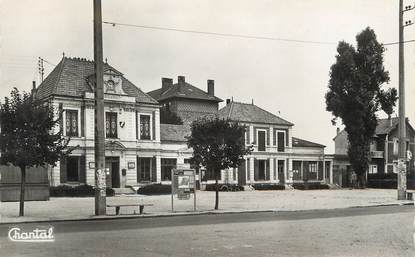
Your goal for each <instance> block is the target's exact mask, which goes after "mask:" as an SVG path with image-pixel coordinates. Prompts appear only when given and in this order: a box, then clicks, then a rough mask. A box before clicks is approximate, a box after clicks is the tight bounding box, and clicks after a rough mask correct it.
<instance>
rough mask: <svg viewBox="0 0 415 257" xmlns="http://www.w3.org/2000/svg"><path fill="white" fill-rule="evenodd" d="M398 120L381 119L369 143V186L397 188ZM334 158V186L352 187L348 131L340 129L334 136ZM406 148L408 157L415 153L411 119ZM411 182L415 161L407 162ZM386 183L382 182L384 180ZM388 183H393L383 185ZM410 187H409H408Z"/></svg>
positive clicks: (414, 175) (414, 176)
mask: <svg viewBox="0 0 415 257" xmlns="http://www.w3.org/2000/svg"><path fill="white" fill-rule="evenodd" d="M398 123H399V119H398V118H389V119H379V120H378V125H377V127H376V131H375V135H374V137H373V139H372V143H371V144H370V157H371V161H370V164H369V170H368V171H367V181H368V184H369V186H375V187H395V185H396V177H397V175H396V174H397V163H398V148H399V135H398V133H399V132H398ZM333 140H334V145H335V155H334V156H335V158H334V166H333V172H334V174H333V178H334V183H336V184H338V185H340V186H343V187H349V186H352V185H351V183H352V181H351V179H352V178H351V174H352V172H353V168H352V166H351V164H350V161H349V158H348V155H347V151H348V148H349V141H348V139H347V132H346V131H345V130H341V131H340V129H337V135H336V137H334V139H333ZM406 149H407V153H408V152H410V153H409V154H407V155H408V157H410V156H413V154H414V153H415V131H414V129H413V127H412V126H411V124H410V123H409V121H408V119H406ZM407 167H408V169H407V171H408V172H407V175H408V182H410V183H412V182H411V180H414V179H415V168H414V161H413V159H411V160H409V159H408V161H407ZM382 180H383V181H382ZM387 180H389V181H393V182H392V183H384V182H386V181H387ZM408 185H409V184H408Z"/></svg>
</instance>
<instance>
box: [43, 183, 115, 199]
mask: <svg viewBox="0 0 415 257" xmlns="http://www.w3.org/2000/svg"><path fill="white" fill-rule="evenodd" d="M106 191H107V196H114V195H115V193H114V190H113V189H112V188H107V190H106ZM49 192H50V196H51V197H91V196H95V189H94V187H92V186H90V185H80V186H74V187H72V186H68V185H60V186H57V187H50V188H49Z"/></svg>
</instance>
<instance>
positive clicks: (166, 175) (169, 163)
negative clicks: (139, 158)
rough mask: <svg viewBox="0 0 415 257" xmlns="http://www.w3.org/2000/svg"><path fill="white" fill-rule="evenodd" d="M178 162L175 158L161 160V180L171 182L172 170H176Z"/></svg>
mask: <svg viewBox="0 0 415 257" xmlns="http://www.w3.org/2000/svg"><path fill="white" fill-rule="evenodd" d="M176 167H177V160H176V159H173V158H162V159H161V180H162V181H171V170H172V169H176Z"/></svg>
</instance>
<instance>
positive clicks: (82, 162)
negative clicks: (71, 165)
mask: <svg viewBox="0 0 415 257" xmlns="http://www.w3.org/2000/svg"><path fill="white" fill-rule="evenodd" d="M79 166H80V167H79V182H81V183H86V159H85V155H82V156H81V157H80V158H79Z"/></svg>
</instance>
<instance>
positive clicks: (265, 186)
mask: <svg viewBox="0 0 415 257" xmlns="http://www.w3.org/2000/svg"><path fill="white" fill-rule="evenodd" d="M252 187H253V188H255V190H284V189H285V186H284V185H280V184H254V185H252Z"/></svg>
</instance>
